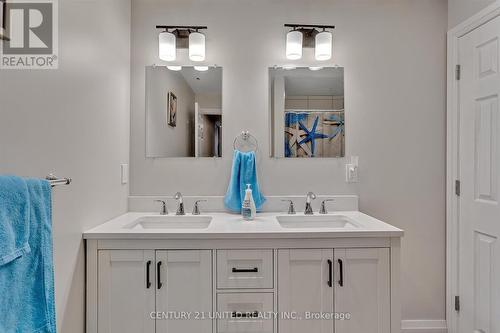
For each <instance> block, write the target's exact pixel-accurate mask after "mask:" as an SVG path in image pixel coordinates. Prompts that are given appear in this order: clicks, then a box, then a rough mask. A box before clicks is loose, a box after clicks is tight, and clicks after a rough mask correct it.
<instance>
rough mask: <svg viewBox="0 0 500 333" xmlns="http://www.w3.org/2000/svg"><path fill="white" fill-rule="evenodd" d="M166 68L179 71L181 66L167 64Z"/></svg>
mask: <svg viewBox="0 0 500 333" xmlns="http://www.w3.org/2000/svg"><path fill="white" fill-rule="evenodd" d="M167 69H169V70H171V71H176V72H177V71H180V70H181V69H182V66H173V65H172V66H167Z"/></svg>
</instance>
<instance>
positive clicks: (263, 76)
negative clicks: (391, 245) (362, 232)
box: [130, 0, 447, 319]
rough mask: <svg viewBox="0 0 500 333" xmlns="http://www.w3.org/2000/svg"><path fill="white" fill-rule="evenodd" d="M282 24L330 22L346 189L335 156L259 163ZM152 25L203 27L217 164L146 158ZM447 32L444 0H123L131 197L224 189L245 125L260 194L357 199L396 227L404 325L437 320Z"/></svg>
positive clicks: (441, 303)
mask: <svg viewBox="0 0 500 333" xmlns="http://www.w3.org/2000/svg"><path fill="white" fill-rule="evenodd" d="M284 23H317V24H335V25H336V26H337V28H336V29H335V37H334V43H335V50H334V54H335V61H336V62H337V63H338V64H340V65H342V66H345V95H346V96H345V105H346V140H347V142H346V149H347V156H349V155H359V156H360V163H361V170H360V177H361V183H359V184H357V185H348V184H346V183H345V182H344V163H345V160H344V159H329V160H324V159H316V160H306V159H300V160H283V159H272V158H268V156H269V144H268V142H269V127H268V126H269V125H268V122H269V117H268V106H269V101H268V91H269V88H268V67H270V66H273V65H275V64H278V65H282V64H286V63H288V61H286V59H285V58H284V53H285V52H284V39H285V30H284V28H283V24H284ZM155 24H181V25H182V24H206V25H208V27H209V29H208V32H207V60H208V63H212V64H213V63H216V64H217V65H220V66H222V67H223V109H224V120H223V122H224V136H223V139H224V141H223V152H224V158H222V159H217V160H214V159H212V158H209V159H196V160H194V159H154V160H153V159H146V158H145V157H144V156H145V151H144V147H145V144H144V138H145V135H144V134H145V133H144V127H145V126H144V123H145V119H144V115H145V111H144V104H145V101H144V91H145V90H144V79H145V78H144V66H146V65H151V64H153V63H160V61H159V59H158V57H157V47H158V46H157V45H158V44H157V43H158V42H157V33H158V31H157V30H156V29H155ZM446 30H447V2H446V0H400V1H393V0H381V1H368V0H362V1H352V0H315V1H302V0H275V1H265V0H254V1H234V0H214V1H202V0H199V1H182V0H132V41H131V43H132V53H131V57H132V58H131V59H132V67H131V70H132V77H131V96H132V98H131V123H132V124H131V125H132V126H131V185H130V190H131V191H130V192H131V195H155V194H169V195H170V194H173V193H174V192H176V191H181V192H183V193H184V194H186V195H210V194H212V195H221V194H223V193H224V192H225V190H226V187H227V183H228V178H229V171H230V165H231V151H232V141H233V138H234V136H235V135H236V134H238V133H240V131H241V130H243V129H246V130H250V132H252V133H253V134H254V135H255V136H256V137H257V138H258V140H259V143H260V147H259V148H260V156H259V169H260V170H259V172H260V182H261V184H262V189H263V191H264V193H265V194H268V195H271V194H272V195H279V194H300V193H304V194H305V193H306V192H307V191H309V190H312V191H315V192H317V193H337V194H343V193H359V195H360V198H361V202H360V207H361V210H362V211H364V212H366V213H368V214H371V215H374V216H375V217H378V218H381V219H383V220H385V221H387V222H389V223H392V224H394V225H396V226H398V227H401V228H403V229H405V230H406V235H405V238H404V239H403V267H402V269H403V273H402V279H403V285H402V287H403V288H402V290H403V318H404V319H444V317H445V73H446V70H445V67H446V66H445V55H446V39H445V35H446ZM180 57H184V58H183V59H186V58H185V54H184V53H180ZM308 59H310V56H308V57H307V59H306V60H304V61H302V62H299V63H298V64H302V65H308V64H311V63H312V62H310V61H309V60H308ZM179 62H181V63H182V60H179ZM297 204H298V209H301V207H302V205H303V204H302V203H297Z"/></svg>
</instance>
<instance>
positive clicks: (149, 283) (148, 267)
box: [146, 260, 151, 289]
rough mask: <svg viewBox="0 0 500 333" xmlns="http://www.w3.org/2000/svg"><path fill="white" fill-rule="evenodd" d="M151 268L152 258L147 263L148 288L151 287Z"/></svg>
mask: <svg viewBox="0 0 500 333" xmlns="http://www.w3.org/2000/svg"><path fill="white" fill-rule="evenodd" d="M150 270H151V260H148V262H147V263H146V289H149V288H150V287H151V279H150V277H149V273H150Z"/></svg>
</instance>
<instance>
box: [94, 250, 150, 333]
mask: <svg viewBox="0 0 500 333" xmlns="http://www.w3.org/2000/svg"><path fill="white" fill-rule="evenodd" d="M154 261H155V258H154V251H151V250H102V251H99V252H98V259H97V262H98V267H99V268H98V272H99V274H98V277H97V288H98V291H97V304H98V314H97V316H98V318H99V320H98V321H97V326H98V332H99V333H119V332H123V333H125V332H131V333H132V332H134V333H135V332H144V333H154V332H155V322H154V321H152V320H150V313H151V312H153V311H155V288H154V286H153V282H152V281H153V280H150V282H148V276H147V275H148V273H147V272H148V270H149V271H150V273H149V275H150V276H149V277H150V278H151V279H153V276H154V275H153V274H154Z"/></svg>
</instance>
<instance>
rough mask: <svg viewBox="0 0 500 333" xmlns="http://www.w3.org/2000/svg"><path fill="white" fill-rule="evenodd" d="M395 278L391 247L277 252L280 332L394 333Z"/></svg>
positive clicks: (283, 250) (286, 250)
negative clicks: (392, 297) (392, 292)
mask: <svg viewBox="0 0 500 333" xmlns="http://www.w3.org/2000/svg"><path fill="white" fill-rule="evenodd" d="M390 273H391V272H390V266H389V249H388V248H364V249H340V248H338V249H314V250H308V249H282V250H278V311H279V312H280V313H283V314H289V315H290V316H291V314H294V315H296V316H298V317H300V318H302V320H296V318H291V317H290V316H289V317H281V318H280V322H279V325H278V328H279V332H280V333H285V332H286V333H301V332H318V333H333V332H336V333H359V332H363V333H386V332H390V319H391V315H390V309H391V303H390ZM320 315H323V316H320ZM332 319H336V320H332Z"/></svg>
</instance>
